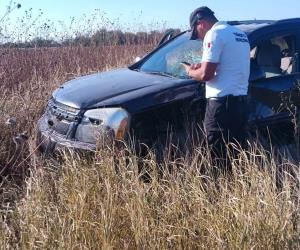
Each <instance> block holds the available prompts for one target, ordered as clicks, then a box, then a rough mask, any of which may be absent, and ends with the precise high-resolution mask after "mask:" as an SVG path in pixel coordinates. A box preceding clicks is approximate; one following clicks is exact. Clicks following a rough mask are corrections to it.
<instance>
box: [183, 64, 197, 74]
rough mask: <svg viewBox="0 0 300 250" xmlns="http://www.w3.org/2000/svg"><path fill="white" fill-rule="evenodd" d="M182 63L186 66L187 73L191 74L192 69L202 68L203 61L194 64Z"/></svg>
mask: <svg viewBox="0 0 300 250" xmlns="http://www.w3.org/2000/svg"><path fill="white" fill-rule="evenodd" d="M181 65H182V66H183V67H184V69H185V71H186V73H187V75H189V76H190V74H189V73H190V71H191V70H197V69H200V68H201V63H197V64H192V65H187V64H185V63H181Z"/></svg>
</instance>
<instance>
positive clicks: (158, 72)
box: [145, 71, 176, 78]
mask: <svg viewBox="0 0 300 250" xmlns="http://www.w3.org/2000/svg"><path fill="white" fill-rule="evenodd" d="M145 73H147V74H151V75H159V76H166V77H171V78H176V77H175V76H173V75H171V74H170V73H167V72H161V71H145Z"/></svg>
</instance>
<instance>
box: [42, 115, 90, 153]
mask: <svg viewBox="0 0 300 250" xmlns="http://www.w3.org/2000/svg"><path fill="white" fill-rule="evenodd" d="M37 146H38V147H39V149H40V151H42V152H44V153H47V154H52V153H54V152H58V151H61V150H64V149H71V150H78V151H82V152H84V151H92V152H93V151H96V144H90V143H85V142H81V141H77V140H74V139H68V138H66V136H63V135H60V134H58V133H57V132H55V131H54V130H53V129H51V128H50V127H49V125H48V123H47V117H46V116H45V115H44V116H42V117H41V119H40V120H39V121H38V132H37Z"/></svg>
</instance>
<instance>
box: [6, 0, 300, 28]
mask: <svg viewBox="0 0 300 250" xmlns="http://www.w3.org/2000/svg"><path fill="white" fill-rule="evenodd" d="M9 1H10V0H0V19H1V16H2V15H3V14H1V13H4V11H5V6H7V4H8V3H9ZM13 1H15V2H17V3H20V4H21V5H22V8H20V9H19V10H16V11H14V13H13V14H12V15H11V16H10V18H11V20H13V21H14V20H17V18H18V17H21V16H24V13H25V10H28V9H30V8H32V13H33V16H34V15H35V16H37V15H38V13H39V10H41V11H42V12H43V15H42V17H41V18H43V19H50V20H52V21H57V20H60V21H63V22H65V23H68V22H69V21H70V18H71V17H75V18H76V19H79V20H80V19H81V18H82V16H83V15H84V14H86V15H87V16H91V15H92V13H95V11H94V10H95V9H98V10H99V11H100V12H101V13H102V14H103V13H104V14H105V17H106V18H108V19H111V20H115V19H118V21H119V22H121V23H123V24H124V25H126V24H127V23H137V22H139V23H143V24H144V25H148V24H155V23H165V24H166V26H168V27H173V28H177V27H178V28H182V29H183V28H188V19H189V15H190V13H191V12H192V11H193V10H194V9H195V8H197V7H199V6H203V5H206V6H208V7H210V8H211V9H212V10H213V11H215V13H216V16H217V17H218V18H219V19H220V20H248V19H254V18H256V19H283V18H291V17H300V14H299V9H300V1H299V0H289V1H288V4H284V1H281V0H251V1H249V0H201V1H200V0H13Z"/></svg>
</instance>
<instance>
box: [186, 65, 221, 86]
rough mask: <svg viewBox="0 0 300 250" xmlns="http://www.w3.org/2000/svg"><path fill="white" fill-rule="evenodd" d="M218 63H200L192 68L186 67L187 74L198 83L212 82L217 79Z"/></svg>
mask: <svg viewBox="0 0 300 250" xmlns="http://www.w3.org/2000/svg"><path fill="white" fill-rule="evenodd" d="M217 66H218V64H217V63H210V62H204V63H198V64H194V65H191V66H187V65H184V68H185V70H186V72H187V74H188V75H189V76H190V77H192V78H193V79H195V80H198V81H205V82H207V81H210V80H211V79H213V78H214V77H215V73H216V70H217Z"/></svg>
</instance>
